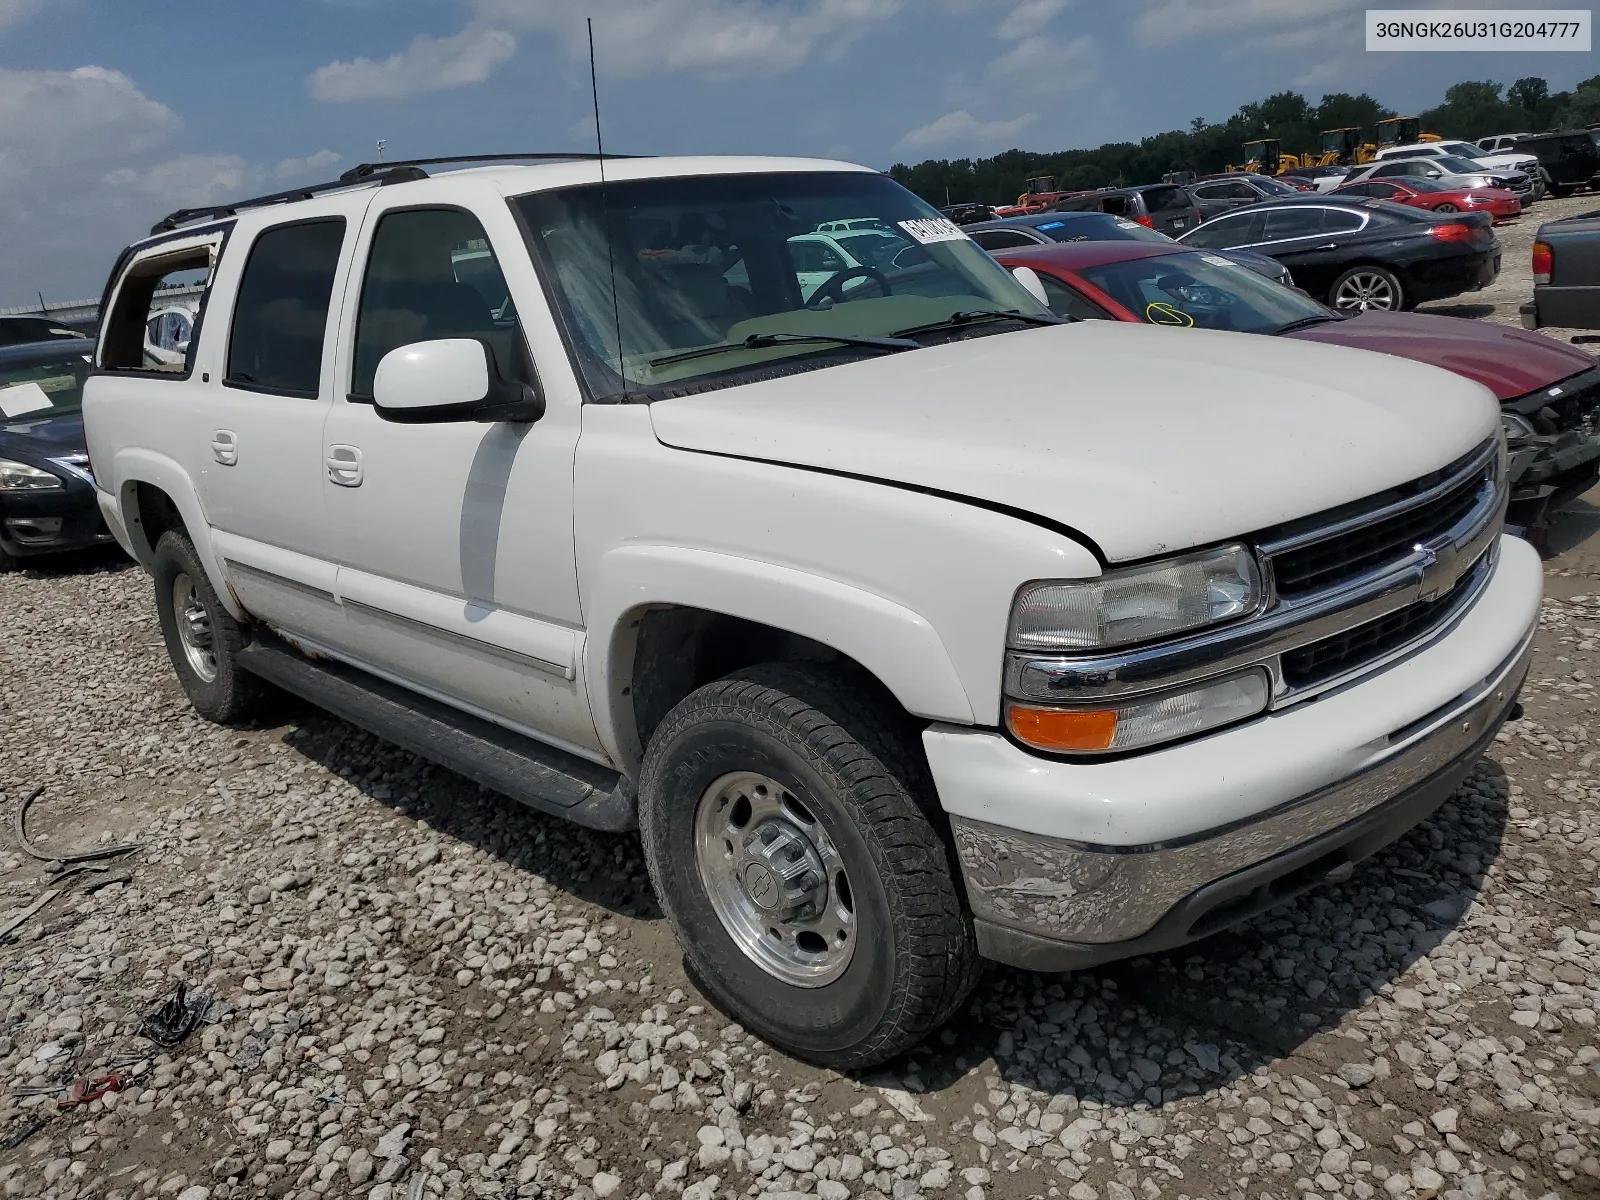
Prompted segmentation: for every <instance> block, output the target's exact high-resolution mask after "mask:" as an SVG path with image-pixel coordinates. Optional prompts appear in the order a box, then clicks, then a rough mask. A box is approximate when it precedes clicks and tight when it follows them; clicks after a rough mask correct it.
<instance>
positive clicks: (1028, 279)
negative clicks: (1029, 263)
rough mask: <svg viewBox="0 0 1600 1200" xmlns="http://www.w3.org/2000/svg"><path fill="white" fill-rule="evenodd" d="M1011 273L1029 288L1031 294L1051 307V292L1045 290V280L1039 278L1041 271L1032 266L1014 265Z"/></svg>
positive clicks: (1047, 306) (1041, 302)
mask: <svg viewBox="0 0 1600 1200" xmlns="http://www.w3.org/2000/svg"><path fill="white" fill-rule="evenodd" d="M1011 274H1012V275H1014V276H1015V277H1016V280H1017V282H1018V283H1020V284H1021V285H1022V286H1023V287H1025V288H1027V289H1028V294H1029V295H1031V296H1032V297H1033V298H1034V299H1035V300H1037V301H1038V302H1039V303H1040V304H1042V305H1044V306H1045V307H1046V308H1049V307H1050V293H1049V292H1047V291H1045V290H1044V280H1042V279H1040V278H1039V272H1037V271H1035V270H1034V269H1033V268H1032V267H1012V268H1011Z"/></svg>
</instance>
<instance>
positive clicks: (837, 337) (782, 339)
mask: <svg viewBox="0 0 1600 1200" xmlns="http://www.w3.org/2000/svg"><path fill="white" fill-rule="evenodd" d="M808 342H815V343H819V344H820V343H825V342H833V343H836V344H838V345H841V346H864V347H866V348H867V349H869V350H883V351H891V350H921V349H922V343H921V342H913V341H911V340H910V339H909V338H903V337H900V336H898V335H896V336H895V337H852V336H850V335H849V334H844V333H752V334H751V335H750V336H749V337H747V338H745V339H744V340H743V341H738V342H722V343H720V344H719V345H716V346H701V347H700V348H699V349H698V350H681V351H679V352H678V353H677V354H664V355H662V356H661V357H660V358H652V359H651V360H650V365H651V366H652V367H665V366H669V365H671V364H672V363H680V362H688V361H689V360H690V359H692V358H709V357H710V356H711V355H713V354H726V353H728V352H729V351H730V350H765V349H767V348H768V347H770V346H802V345H805V344H806V343H808Z"/></svg>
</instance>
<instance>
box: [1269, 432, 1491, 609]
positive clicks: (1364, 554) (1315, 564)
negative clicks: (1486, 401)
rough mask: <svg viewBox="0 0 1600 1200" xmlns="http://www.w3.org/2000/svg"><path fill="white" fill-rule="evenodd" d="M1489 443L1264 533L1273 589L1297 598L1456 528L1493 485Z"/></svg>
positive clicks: (1369, 569)
mask: <svg viewBox="0 0 1600 1200" xmlns="http://www.w3.org/2000/svg"><path fill="white" fill-rule="evenodd" d="M1495 466H1496V452H1495V446H1494V444H1493V443H1488V444H1486V445H1484V446H1480V447H1479V448H1478V449H1476V450H1474V451H1473V452H1472V453H1471V454H1469V455H1466V456H1465V457H1464V458H1461V459H1458V460H1457V461H1456V462H1454V463H1451V464H1450V465H1449V466H1447V467H1445V468H1444V469H1443V470H1441V471H1437V472H1435V473H1433V474H1432V475H1429V476H1426V477H1424V478H1423V479H1420V480H1415V481H1413V482H1412V483H1410V484H1407V485H1406V486H1404V487H1400V488H1394V489H1391V490H1390V491H1389V492H1387V493H1385V494H1383V495H1381V496H1377V497H1374V498H1372V499H1369V500H1365V501H1362V502H1361V503H1360V504H1358V505H1353V506H1346V507H1345V508H1343V509H1339V510H1336V511H1335V512H1333V513H1328V514H1324V515H1322V516H1320V517H1315V518H1312V519H1311V520H1310V521H1302V522H1297V523H1296V524H1295V526H1293V527H1291V528H1289V529H1285V530H1278V531H1274V532H1269V533H1268V534H1266V535H1264V536H1263V537H1262V539H1261V542H1260V543H1259V544H1260V547H1261V551H1262V553H1263V555H1264V556H1265V557H1266V558H1267V560H1268V562H1269V563H1270V566H1271V570H1272V576H1273V581H1274V585H1275V588H1276V594H1277V595H1278V597H1279V598H1280V599H1283V600H1294V599H1297V598H1299V597H1303V596H1307V595H1310V594H1312V593H1315V592H1323V591H1327V590H1329V589H1331V588H1337V587H1340V586H1341V585H1343V584H1346V583H1350V582H1353V581H1355V580H1357V579H1360V578H1361V577H1363V576H1365V575H1369V574H1371V573H1372V572H1373V571H1376V570H1381V569H1383V568H1384V567H1386V566H1388V565H1389V564H1390V563H1395V562H1399V561H1400V560H1402V559H1404V558H1405V557H1407V556H1408V555H1410V554H1411V553H1412V552H1413V551H1414V549H1415V548H1416V547H1417V546H1418V545H1421V544H1424V543H1426V542H1428V541H1429V540H1431V539H1433V538H1437V537H1440V536H1442V535H1444V534H1445V533H1447V532H1449V531H1450V530H1452V529H1454V528H1455V526H1456V525H1457V524H1459V523H1460V522H1461V521H1462V520H1463V519H1464V518H1466V517H1467V516H1468V514H1470V513H1471V512H1472V511H1473V509H1474V508H1475V507H1476V506H1478V505H1479V504H1480V503H1481V502H1482V500H1483V498H1484V495H1485V493H1486V492H1487V491H1490V490H1492V489H1493V487H1494V476H1495Z"/></svg>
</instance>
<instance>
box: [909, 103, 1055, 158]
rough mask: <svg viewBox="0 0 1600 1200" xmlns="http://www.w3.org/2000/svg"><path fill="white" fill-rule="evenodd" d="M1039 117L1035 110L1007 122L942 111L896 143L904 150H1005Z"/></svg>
mask: <svg viewBox="0 0 1600 1200" xmlns="http://www.w3.org/2000/svg"><path fill="white" fill-rule="evenodd" d="M1038 119H1039V114H1038V113H1031V112H1030V113H1023V114H1022V115H1021V116H1017V117H1012V118H1011V119H1010V120H1008V121H980V120H978V118H977V117H975V116H973V115H972V114H971V113H970V112H968V111H967V110H966V109H964V108H958V109H956V111H955V112H949V113H945V115H944V116H942V117H940V118H939V119H938V120H936V121H929V122H928V123H927V124H926V125H923V126H920V127H919V128H916V129H913V130H912V131H911V132H910V133H908V134H906V135H905V137H903V138H901V139H900V142H899V144H900V145H901V146H904V147H905V148H906V149H908V150H928V149H932V148H935V147H943V148H945V149H947V150H955V151H971V152H988V153H993V152H994V151H996V150H1004V149H1008V148H1009V147H1010V145H1011V144H1012V141H1011V139H1014V138H1015V137H1016V136H1017V135H1018V134H1020V133H1021V132H1022V131H1023V130H1024V129H1026V128H1028V126H1030V125H1032V124H1033V123H1034V122H1035V121H1037V120H1038Z"/></svg>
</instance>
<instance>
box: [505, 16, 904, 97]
mask: <svg viewBox="0 0 1600 1200" xmlns="http://www.w3.org/2000/svg"><path fill="white" fill-rule="evenodd" d="M474 2H475V4H476V7H477V10H478V13H479V16H480V18H481V19H483V20H486V21H492V22H494V23H496V24H501V25H505V26H508V27H510V28H513V29H525V30H529V31H531V32H542V33H549V34H554V35H555V36H557V37H559V38H560V39H561V40H562V41H563V42H564V43H565V45H566V47H567V51H568V53H569V54H570V55H571V56H572V57H574V58H586V57H587V55H588V42H587V32H586V28H585V25H584V18H585V16H586V15H588V13H589V12H592V13H593V16H594V36H595V44H596V57H597V58H598V59H599V66H600V70H601V73H602V74H605V73H607V72H619V73H622V74H627V75H642V74H646V73H648V72H651V71H656V70H664V71H689V72H694V73H698V74H702V75H706V76H710V77H713V78H719V79H726V78H733V77H736V76H741V75H750V74H759V73H765V72H772V71H787V70H791V69H793V68H795V67H798V66H802V65H804V64H806V63H810V62H814V61H815V60H816V59H817V58H818V57H819V56H821V57H833V56H836V55H838V54H839V53H841V52H842V51H843V50H844V49H845V48H846V47H848V45H849V44H850V43H851V42H852V41H854V40H855V39H856V38H857V37H859V36H860V35H861V34H862V33H864V32H866V31H867V30H868V29H870V28H872V27H873V26H875V25H878V24H881V23H883V22H885V21H887V20H888V19H889V18H890V17H893V16H895V15H896V14H897V13H899V12H900V11H901V9H902V8H903V6H904V0H595V2H594V3H593V4H592V5H589V6H584V5H578V4H574V3H572V0H474Z"/></svg>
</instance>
